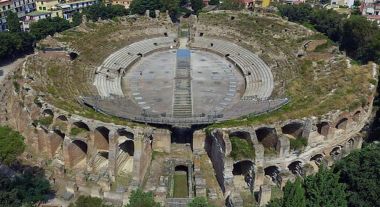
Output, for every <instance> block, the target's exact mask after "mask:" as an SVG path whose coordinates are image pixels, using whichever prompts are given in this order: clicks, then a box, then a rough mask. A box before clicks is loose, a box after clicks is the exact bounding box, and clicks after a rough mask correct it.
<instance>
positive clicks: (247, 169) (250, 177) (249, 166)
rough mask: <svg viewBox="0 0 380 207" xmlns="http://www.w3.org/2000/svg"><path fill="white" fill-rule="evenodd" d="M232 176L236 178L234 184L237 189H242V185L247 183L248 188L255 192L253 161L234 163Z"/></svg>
mask: <svg viewBox="0 0 380 207" xmlns="http://www.w3.org/2000/svg"><path fill="white" fill-rule="evenodd" d="M232 175H233V176H234V183H235V185H237V186H236V187H240V186H241V184H243V183H246V184H247V186H249V187H250V188H251V190H253V189H252V188H253V184H254V182H255V167H254V163H253V162H252V161H251V160H242V161H239V162H236V163H234V165H233V169H232Z"/></svg>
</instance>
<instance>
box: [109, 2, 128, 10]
mask: <svg viewBox="0 0 380 207" xmlns="http://www.w3.org/2000/svg"><path fill="white" fill-rule="evenodd" d="M131 2H132V0H111V4H112V5H122V6H124V7H125V8H126V9H129V6H130V5H131Z"/></svg>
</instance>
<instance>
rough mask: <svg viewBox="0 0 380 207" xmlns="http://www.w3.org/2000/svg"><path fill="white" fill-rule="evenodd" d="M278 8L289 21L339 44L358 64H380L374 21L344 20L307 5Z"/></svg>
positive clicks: (379, 43)
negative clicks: (301, 24)
mask: <svg viewBox="0 0 380 207" xmlns="http://www.w3.org/2000/svg"><path fill="white" fill-rule="evenodd" d="M278 8H279V12H280V14H281V15H282V16H285V17H288V19H289V20H290V21H294V22H299V23H310V24H311V25H312V26H313V27H314V28H315V29H316V30H317V31H319V32H321V33H323V34H325V35H326V36H328V37H329V38H330V39H331V40H333V41H336V42H338V43H339V45H340V48H341V49H342V50H344V51H346V53H347V55H349V56H350V57H352V58H353V59H356V60H358V61H360V62H361V63H367V62H368V61H374V62H377V63H380V29H379V28H378V26H377V23H376V22H372V21H369V20H367V19H366V18H365V17H363V16H359V15H351V16H350V17H349V18H347V16H346V15H343V14H339V13H338V12H336V11H334V10H326V9H322V8H320V9H318V8H312V7H311V6H310V5H309V4H299V5H280V6H279V7H278ZM364 37H365V38H364Z"/></svg>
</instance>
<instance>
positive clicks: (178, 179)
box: [173, 172, 189, 198]
mask: <svg viewBox="0 0 380 207" xmlns="http://www.w3.org/2000/svg"><path fill="white" fill-rule="evenodd" d="M173 179H174V192H173V197H174V198H187V197H188V195H189V188H188V184H187V175H186V173H183V174H182V173H177V172H176V173H175V174H174V175H173Z"/></svg>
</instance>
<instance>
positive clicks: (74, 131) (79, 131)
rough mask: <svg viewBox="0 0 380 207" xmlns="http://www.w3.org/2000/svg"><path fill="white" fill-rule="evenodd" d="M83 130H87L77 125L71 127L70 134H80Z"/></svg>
mask: <svg viewBox="0 0 380 207" xmlns="http://www.w3.org/2000/svg"><path fill="white" fill-rule="evenodd" d="M83 132H87V130H86V129H83V128H79V127H72V128H71V131H70V135H71V136H76V135H78V134H81V133H83Z"/></svg>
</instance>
